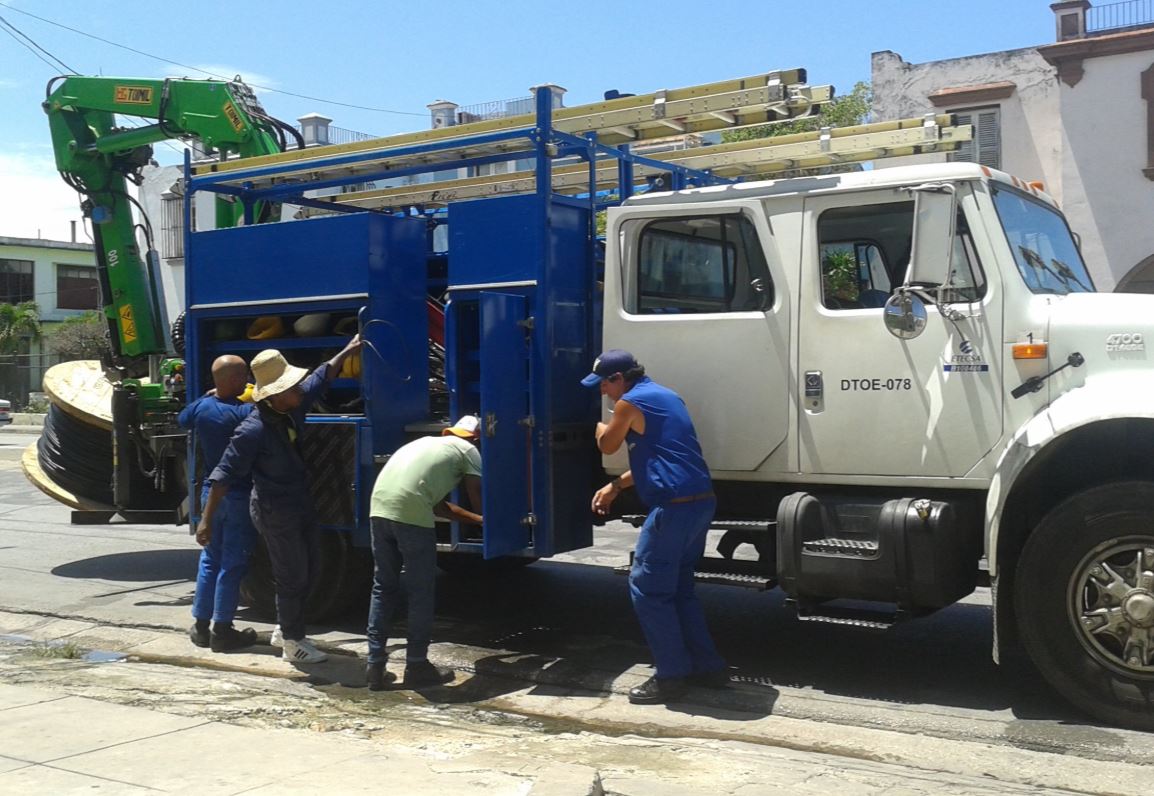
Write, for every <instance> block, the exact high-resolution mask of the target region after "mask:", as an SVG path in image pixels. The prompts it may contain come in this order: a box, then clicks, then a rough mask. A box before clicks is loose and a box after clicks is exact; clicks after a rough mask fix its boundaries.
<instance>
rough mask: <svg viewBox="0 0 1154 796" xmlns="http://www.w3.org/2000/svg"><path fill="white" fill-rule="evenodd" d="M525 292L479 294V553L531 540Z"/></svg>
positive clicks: (515, 548) (505, 551)
mask: <svg viewBox="0 0 1154 796" xmlns="http://www.w3.org/2000/svg"><path fill="white" fill-rule="evenodd" d="M527 307H528V301H527V299H526V298H525V296H518V295H513V294H509V293H494V292H482V293H481V312H480V316H481V317H480V321H481V323H480V326H481V335H480V337H481V457H482V459H483V460H484V471H483V474H482V478H481V489H482V493H483V494H482V500H483V501H484V507H483V508H484V512H483V513H484V516H485V528H484V554H485V558H495V557H497V556H505V555H510V554H513V553H518V552H521V551H523V550H525V549H526V548H528V547H530V546H531V545H532V543H533V507H532V503H531V494H532V489H531V487H532V476H531V472H532V470H531V468H532V459H531V455H532V454H531V443H532V433H533V429H532V427H531V424H530V422H529V421H528V418H529V338H530V335H529V334H528V333H527V329H526V324H525V319H526V317H527Z"/></svg>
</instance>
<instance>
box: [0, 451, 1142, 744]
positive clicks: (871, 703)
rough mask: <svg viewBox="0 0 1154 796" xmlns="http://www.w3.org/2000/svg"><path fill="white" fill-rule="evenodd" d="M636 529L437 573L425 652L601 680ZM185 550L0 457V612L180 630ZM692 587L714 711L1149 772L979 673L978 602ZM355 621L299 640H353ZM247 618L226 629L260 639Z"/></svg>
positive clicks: (190, 547)
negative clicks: (434, 615)
mask: <svg viewBox="0 0 1154 796" xmlns="http://www.w3.org/2000/svg"><path fill="white" fill-rule="evenodd" d="M4 441H6V440H4ZM635 534H636V531H634V530H633V529H632V528H629V527H628V526H624V525H621V524H615V525H611V526H607V527H605V528H603V529H598V532H597V544H596V545H595V547H594V548H591V549H590V550H587V551H582V552H581V553H578V554H574V555H569V556H562V557H560V559H559V560H551V561H540V562H538V563H536V564H534V565H533V566H531V567H526V568H524V569H523V570H520V571H517V572H513V573H510V574H506V575H503V576H501V577H497V578H466V577H460V576H449V575H441V576H440V579H439V582H438V621H437V625H436V627H435V630H434V634H435V635H434V638H435V641H437V642H439V643H440V644H442V645H446V646H449V645H461V646H462V648H464V647H470V648H482V649H488V650H492V651H493V652H494V654H495V655H496V654H497V653H501V654H508V653H513V654H516V655H518V656H519V657H520V659H521V660H528V661H533V660H540V661H541V662H542V664H541V665H542V666H544V665H546V663H547V664H548V665H550V666H551V667H552V672H553V674H554V675H557V673H558V672H559V671H560V672H561V673H562V674H563V673H564V671H565V667H569V668H571V669H572V671H573V672H574V673H575V675H574V676H575V677H577V676H578V675H579V676H580V677H581V678H582V682H584V683H586V684H588V682H589V677H590V673H594V675H596V676H594V681H595V682H596V681H597V680H598V678H600V680H601V681H603V682H605V683H610V682H612V681H613V679H614V678H616V677H617V676H618V675H620V674H621V673H622V672H625V671H627V670H628V669H630V667H634V666H636V665H637V664H638V663H639V662H645V661H647V660H648V653H647V651H646V648H645V646H644V643H643V641H642V638H641V635H640V632H639V629H638V627H637V624H636V621H635V620H634V618H633V614H632V609H631V607H630V604H629V598H628V593H627V585H626V580H625V578H624V577H622V576H620V575H618V574H615V573H614V572H613V569H612V566H613V565H618V564H623V563H625V562H626V560H627V557H628V551H629V549H630V548H631V545H632V540H633V539H634V538H635ZM197 555H198V549H197V548H196V546H195V544H193V542H192V540H191V539H190V537H189V536H188V534H187V530H186V529H183V528H176V527H171V526H169V527H163V526H158V527H149V526H129V525H107V526H73V525H70V524H69V511H68V509H66V508H65V507H63V506H60V505H59V504H56V503H54V502H53V501H51V500H50V499H49V498H47V497H45V496H43V495H42V494H40V493H39V492H38V491H36V490H35V489H34V488H32V487H31V486H29V485H28V483H27V482H26V481H25V480H24V478H23V475H22V474H21V473H20V471H19V467H18V464H17V463H16V462H13V461H0V610H5V611H15V612H20V613H34V614H42V615H50V616H59V617H66V618H77V619H87V620H95V621H99V622H103V623H108V624H115V625H122V626H125V627H139V628H160V629H181V628H184V627H186V626H187V624H188V622H189V614H188V610H189V604H190V602H191V597H192V592H193V578H194V574H195V568H196V560H197ZM699 591H700V594H701V598H702V601H703V603H704V605H705V608H706V611H707V614H708V617H709V621H710V624H711V627H712V629H713V631H714V634H715V637H716V640H717V643H718V646H719V648H720V649H721V650H722V652H723V654H724V655H725V656H726V657H727V658H728V660H729V662H730V663H731V664H732V665H733V666H734V667H736V669H735V673H736V677H737V680H738V681H739V683H740V685H739V687H738V689H736V690H735V691H733V692H732V693H731V694H730V695H729V696H727V698H726V699H727V703H726V708H727V709H731V710H739V711H740V710H748V711H749V712H750V714H751V715H769V714H772V715H775V716H785V717H789V718H796V719H805V720H813V721H819V722H823V723H832V724H835V725H843V726H846V727H865V728H874V729H887V730H896V731H898V732H903V733H909V734H911V735H914V734H916V735H924V736H931V737H937V738H945V739H966V740H971V741H974V740H977V741H982V742H988V743H991V744H995V745H1005V746H1012V747H1015V748H1016V749H1019V750H1020V749H1026V750H1041V751H1049V752H1058V753H1062V754H1071V755H1078V756H1082V757H1085V758H1088V759H1091V760H1097V761H1120V762H1129V763H1139V764H1143V765H1154V743H1151V742H1150V741H1151V738H1150V736H1149V735H1145V734H1142V733H1134V732H1127V731H1123V730H1117V729H1113V728H1104V727H1098V726H1095V725H1093V724H1092V723H1090V722H1089V721H1088V720H1086V719H1084V718H1083V717H1081V716H1080V715H1078V714H1077V713H1075V712H1073V711H1072V710H1071V709H1068V708H1067V707H1066V706H1065V705H1064V703H1063V702H1062V701H1061V700H1060V699H1059V698H1057V697H1056V696H1055V695H1054V694H1052V693H1051V692H1050V691H1049V690H1048V689H1047V688H1046V687H1044V686H1043V685H1041V684H1040V683H1039V682H1038V681H1037V680H1036V679H1035V678H1033V677H1032V676H1030V675H1029V674H1019V675H1011V674H1009V673H1007V672H1005V671H1003V670H1000V669H999V668H998V667H997V666H996V665H995V664H994V663H993V662H992V661H991V659H990V636H991V617H990V612H989V608H988V602H989V595H988V592H986V591H985V590H982V591H979V592H978V593H977V594H975V595H973V596H972V597H971V598H969V599H968V600H966V601H965V602H963V603H960V604H958V605H955V606H953V607H951V608H949V609H946V610H944V611H941V612H939V613H938V614H936V615H934V616H931V617H927V618H924V619H919V620H915V621H910V622H907V623H903V624H899V625H896V626H894V627H893V628H890V629H889V630H887V631H881V632H879V631H871V630H863V629H858V628H852V627H840V626H830V625H813V624H809V623H800V622H798V621H797V620H796V619H795V618H794V616H793V613H792V611H791V609H789V608H788V607H787V606H785V605H784V601H783V598H782V595H781V594H780V592H761V591H754V590H749V589H742V588H734V587H729V586H714V585H703V586H700V587H699ZM366 601H367V595H366ZM364 615H365V610H364V609H360V610H357V611H354V612H352V613H350V614H349V615H348V616H347V617H344V618H343V619H342V620H340V621H339V622H336V623H335V624H334V625H332V626H331V627H327V628H314V629H312V631H311V633H312V634H313V635H317V636H320V637H321V638H322V639H325V638H329V637H332V638H341V639H348V638H350V637H356V636H361V637H363V628H364ZM261 620H262V617H258V616H254V615H252V614H251V613H248V612H245V611H242V613H241V616H240V617H239V621H240V622H242V623H253V624H255V626H257V627H258V628H260V629H268V625H267V624H262V623H261ZM558 662H561V663H563V664H564V665H563V666H560V667H559V666H558Z"/></svg>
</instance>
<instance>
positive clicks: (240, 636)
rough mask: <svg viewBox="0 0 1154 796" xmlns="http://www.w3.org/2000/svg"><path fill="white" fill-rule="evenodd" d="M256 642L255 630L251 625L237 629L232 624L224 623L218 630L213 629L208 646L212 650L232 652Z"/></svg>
mask: <svg viewBox="0 0 1154 796" xmlns="http://www.w3.org/2000/svg"><path fill="white" fill-rule="evenodd" d="M255 643H256V631H255V630H253V629H252V628H251V627H246V628H245V629H244V630H237V629H236V628H235V627H233V626H232V625H225V626H224V627H222V628H220V629H219V630H213V631H212V636H211V638H210V640H209V646H210V647H212V651H213V652H232V651H233V650H242V649H244V648H245V647H251V646H252V645H253V644H255Z"/></svg>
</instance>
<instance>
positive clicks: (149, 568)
mask: <svg viewBox="0 0 1154 796" xmlns="http://www.w3.org/2000/svg"><path fill="white" fill-rule="evenodd" d="M199 557H200V550H198V549H192V548H190V549H187V550H178V549H173V550H142V551H138V552H131V553H115V554H112V555H107V556H96V557H95V558H85V559H81V560H80V561H70V562H68V563H67V564H61V565H60V566H58V567H54V568H53V569H52V574H53V575H56V576H57V577H61V578H80V579H84V578H98V579H100V580H117V581H126V582H132V583H143V582H148V581H158V580H188V581H194V580H195V579H196V566H197V560H198V558H199Z"/></svg>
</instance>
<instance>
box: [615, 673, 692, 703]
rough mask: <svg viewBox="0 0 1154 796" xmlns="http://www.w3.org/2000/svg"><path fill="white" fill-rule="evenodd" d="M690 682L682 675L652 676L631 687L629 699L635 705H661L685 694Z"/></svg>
mask: <svg viewBox="0 0 1154 796" xmlns="http://www.w3.org/2000/svg"><path fill="white" fill-rule="evenodd" d="M688 690H689V683H687V682H686V680H685V679H684V678H682V677H662V678H660V679H658V678H657V675H654V676H653V677H650V678H649V679H648V680H646V681H645V682H644V683H642V684H641V685H639V686H637V687H635V688H630V689H629V701H630V702H632V703H633V704H634V705H660V704H661V703H663V702H672V701H674V700H676V699H680V698H681V697H683V696H685V693H686V692H687V691H688Z"/></svg>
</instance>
